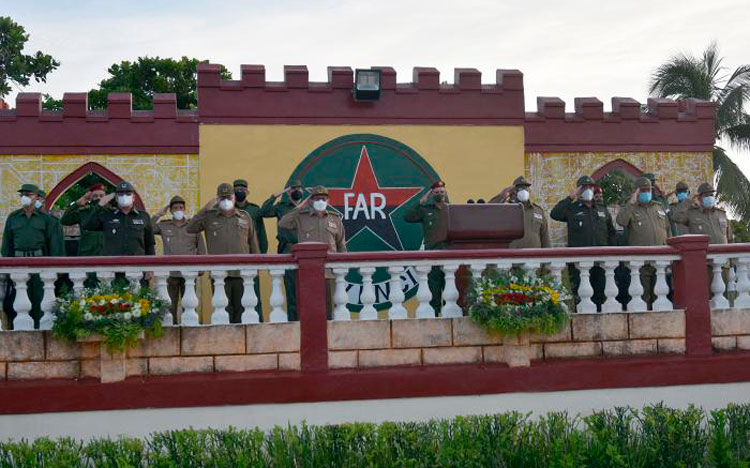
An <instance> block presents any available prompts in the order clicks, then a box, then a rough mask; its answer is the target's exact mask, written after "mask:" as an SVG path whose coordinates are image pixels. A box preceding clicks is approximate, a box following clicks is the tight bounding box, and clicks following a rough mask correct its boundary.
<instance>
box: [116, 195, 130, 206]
mask: <svg viewBox="0 0 750 468" xmlns="http://www.w3.org/2000/svg"><path fill="white" fill-rule="evenodd" d="M117 204H118V205H120V206H123V207H128V206H131V205H132V204H133V195H118V196H117Z"/></svg>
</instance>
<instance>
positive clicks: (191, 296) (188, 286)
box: [180, 271, 223, 327]
mask: <svg viewBox="0 0 750 468" xmlns="http://www.w3.org/2000/svg"><path fill="white" fill-rule="evenodd" d="M182 276H183V277H184V278H185V294H183V295H182V317H181V320H180V324H181V325H183V326H188V327H197V326H198V325H200V318H199V317H198V312H196V310H195V309H196V308H197V307H198V303H199V302H198V295H197V294H195V279H196V277H197V276H198V272H197V271H184V272H182ZM222 289H223V288H222Z"/></svg>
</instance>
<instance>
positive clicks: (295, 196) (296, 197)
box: [289, 190, 302, 201]
mask: <svg viewBox="0 0 750 468" xmlns="http://www.w3.org/2000/svg"><path fill="white" fill-rule="evenodd" d="M289 197H290V198H291V199H292V200H294V201H300V200H302V192H300V191H299V190H295V191H293V192H290V193H289Z"/></svg>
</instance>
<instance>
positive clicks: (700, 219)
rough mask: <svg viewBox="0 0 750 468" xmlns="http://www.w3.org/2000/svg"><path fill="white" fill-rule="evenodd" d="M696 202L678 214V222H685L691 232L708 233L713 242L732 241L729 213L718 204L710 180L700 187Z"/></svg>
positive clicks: (725, 242) (723, 242) (724, 242)
mask: <svg viewBox="0 0 750 468" xmlns="http://www.w3.org/2000/svg"><path fill="white" fill-rule="evenodd" d="M696 198H697V200H695V202H694V203H695V204H694V205H693V206H691V207H690V208H689V209H688V210H687V211H686V212H683V213H680V214H679V215H678V216H677V219H676V220H677V222H680V223H682V224H685V225H686V226H687V227H688V230H689V231H690V234H706V235H708V236H710V237H711V240H710V243H711V244H729V243H731V242H732V227H731V225H730V224H729V221H728V220H727V214H726V212H724V210H722V209H721V208H718V207H717V206H716V190H714V188H713V186H712V185H711V184H709V183H708V182H704V183H702V184H701V185H700V187H698V195H697V197H696Z"/></svg>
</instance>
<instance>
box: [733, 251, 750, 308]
mask: <svg viewBox="0 0 750 468" xmlns="http://www.w3.org/2000/svg"><path fill="white" fill-rule="evenodd" d="M748 263H750V258H747V257H743V258H739V259H738V260H737V297H736V298H735V300H734V307H735V308H737V309H743V308H748V307H750V278H749V277H748Z"/></svg>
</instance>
